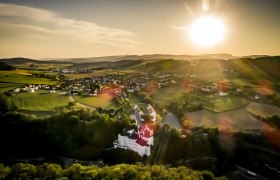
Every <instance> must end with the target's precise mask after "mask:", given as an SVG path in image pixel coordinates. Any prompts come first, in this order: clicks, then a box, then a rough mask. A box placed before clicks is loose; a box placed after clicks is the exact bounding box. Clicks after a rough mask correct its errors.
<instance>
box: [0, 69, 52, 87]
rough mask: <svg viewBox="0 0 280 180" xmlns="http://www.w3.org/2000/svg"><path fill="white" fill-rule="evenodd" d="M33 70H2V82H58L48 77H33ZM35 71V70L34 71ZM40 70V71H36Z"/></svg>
mask: <svg viewBox="0 0 280 180" xmlns="http://www.w3.org/2000/svg"><path fill="white" fill-rule="evenodd" d="M32 72H33V71H27V70H20V69H17V70H13V71H0V82H2V83H3V82H8V83H14V84H23V85H24V84H48V85H53V84H56V83H57V82H56V81H52V80H50V79H46V78H37V77H32V75H31V74H32ZM34 72H35V71H34ZM36 72H38V71H36Z"/></svg>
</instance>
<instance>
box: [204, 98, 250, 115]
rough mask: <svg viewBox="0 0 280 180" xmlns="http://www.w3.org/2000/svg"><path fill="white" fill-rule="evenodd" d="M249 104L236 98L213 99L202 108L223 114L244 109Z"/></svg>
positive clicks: (242, 99)
mask: <svg viewBox="0 0 280 180" xmlns="http://www.w3.org/2000/svg"><path fill="white" fill-rule="evenodd" d="M248 103H249V102H248V101H247V100H246V99H244V98H242V97H237V96H226V97H215V98H214V100H212V102H210V103H207V104H204V105H203V107H204V108H206V109H209V110H211V111H213V112H225V111H232V110H236V109H240V108H243V107H245V106H246V105H247V104H248Z"/></svg>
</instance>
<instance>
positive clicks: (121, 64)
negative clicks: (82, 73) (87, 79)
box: [71, 60, 142, 69]
mask: <svg viewBox="0 0 280 180" xmlns="http://www.w3.org/2000/svg"><path fill="white" fill-rule="evenodd" d="M141 63H142V61H141V60H120V61H115V62H111V61H99V62H87V63H76V64H73V65H72V66H71V68H90V67H95V68H98V67H99V68H101V69H111V68H114V69H123V68H128V67H131V66H134V65H137V64H141Z"/></svg>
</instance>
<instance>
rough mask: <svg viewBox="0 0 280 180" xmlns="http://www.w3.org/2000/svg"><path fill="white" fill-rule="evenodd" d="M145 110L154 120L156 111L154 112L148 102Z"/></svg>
mask: <svg viewBox="0 0 280 180" xmlns="http://www.w3.org/2000/svg"><path fill="white" fill-rule="evenodd" d="M147 111H148V113H149V115H150V116H151V118H152V119H151V120H152V121H155V120H156V119H157V113H156V112H155V110H154V108H153V107H152V106H151V105H150V104H148V105H147Z"/></svg>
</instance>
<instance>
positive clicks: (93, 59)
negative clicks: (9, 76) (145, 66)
mask: <svg viewBox="0 0 280 180" xmlns="http://www.w3.org/2000/svg"><path fill="white" fill-rule="evenodd" d="M236 58H238V57H237V56H232V55H230V54H203V55H171V54H151V55H141V56H140V55H122V56H102V57H91V58H73V59H64V61H68V62H73V63H86V62H100V61H120V60H155V59H174V60H195V59H223V60H228V59H236Z"/></svg>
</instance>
